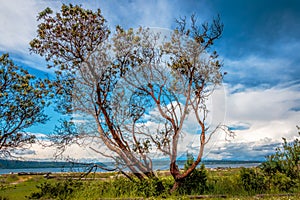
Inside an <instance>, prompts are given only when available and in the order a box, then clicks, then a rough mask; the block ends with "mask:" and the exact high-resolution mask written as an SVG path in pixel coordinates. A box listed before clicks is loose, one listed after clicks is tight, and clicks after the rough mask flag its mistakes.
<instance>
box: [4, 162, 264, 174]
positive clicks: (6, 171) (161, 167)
mask: <svg viewBox="0 0 300 200" xmlns="http://www.w3.org/2000/svg"><path fill="white" fill-rule="evenodd" d="M184 163H185V161H182V162H180V161H179V162H178V166H179V167H180V168H183V166H184ZM204 164H205V167H206V168H212V169H215V168H238V167H246V168H249V167H256V166H258V165H259V164H261V163H260V162H224V161H223V162H222V161H220V162H216V161H214V162H204ZM153 166H154V170H168V169H169V166H168V162H164V161H162V162H157V161H156V162H155V163H153ZM107 167H109V166H107ZM84 171H85V169H84V168H80V167H72V168H70V167H64V168H62V167H59V168H22V169H0V174H10V173H20V172H26V173H30V172H33V173H47V172H51V173H62V172H84ZM97 172H106V171H105V170H103V169H100V168H98V169H97Z"/></svg>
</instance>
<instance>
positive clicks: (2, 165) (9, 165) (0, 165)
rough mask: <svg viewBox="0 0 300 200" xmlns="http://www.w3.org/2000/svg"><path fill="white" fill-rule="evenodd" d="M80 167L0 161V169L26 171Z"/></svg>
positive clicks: (69, 164) (50, 163)
mask: <svg viewBox="0 0 300 200" xmlns="http://www.w3.org/2000/svg"><path fill="white" fill-rule="evenodd" d="M77 166H82V165H80V164H73V163H70V162H55V161H53V162H51V161H44V162H40V161H20V160H1V159H0V169H26V168H69V167H77Z"/></svg>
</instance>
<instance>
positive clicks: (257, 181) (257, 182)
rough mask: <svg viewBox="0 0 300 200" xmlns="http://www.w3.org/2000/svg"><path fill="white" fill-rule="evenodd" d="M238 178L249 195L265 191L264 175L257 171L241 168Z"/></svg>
mask: <svg viewBox="0 0 300 200" xmlns="http://www.w3.org/2000/svg"><path fill="white" fill-rule="evenodd" d="M240 178H241V182H242V184H243V188H244V190H245V191H247V192H248V193H249V194H255V193H263V192H265V191H266V184H265V178H264V175H263V174H262V173H261V172H259V169H252V168H242V169H241V171H240Z"/></svg>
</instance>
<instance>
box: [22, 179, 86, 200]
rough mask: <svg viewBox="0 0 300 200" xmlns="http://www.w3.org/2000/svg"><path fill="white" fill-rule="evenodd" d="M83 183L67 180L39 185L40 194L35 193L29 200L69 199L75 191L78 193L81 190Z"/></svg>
mask: <svg viewBox="0 0 300 200" xmlns="http://www.w3.org/2000/svg"><path fill="white" fill-rule="evenodd" d="M82 185H83V184H82V182H79V181H72V180H65V181H63V182H56V183H49V182H45V183H42V184H41V185H38V186H37V188H38V189H39V191H38V192H33V193H32V194H31V195H30V196H29V197H28V198H29V199H41V198H50V199H61V200H64V199H67V198H70V196H71V195H72V193H73V192H74V191H77V190H79V189H80V188H81V186H82Z"/></svg>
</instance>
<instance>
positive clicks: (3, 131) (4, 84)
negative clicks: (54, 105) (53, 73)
mask: <svg viewBox="0 0 300 200" xmlns="http://www.w3.org/2000/svg"><path fill="white" fill-rule="evenodd" d="M47 94H48V90H47V89H46V87H45V83H44V82H43V81H41V80H37V79H36V78H35V76H33V75H31V74H29V73H28V71H26V70H24V69H23V68H20V67H18V66H16V65H15V64H14V62H13V61H12V60H10V58H9V55H8V54H3V55H2V56H1V57H0V119H1V121H0V150H1V153H2V155H3V154H7V153H8V154H9V153H10V152H11V150H15V149H17V148H20V147H22V146H24V145H26V144H30V143H33V142H34V141H35V135H33V134H28V133H26V131H25V129H26V128H28V127H30V126H32V125H35V124H38V123H44V122H46V120H47V116H46V114H44V112H43V108H44V107H45V106H47V104H48V103H47V100H46V98H45V97H46V96H47Z"/></svg>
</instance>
